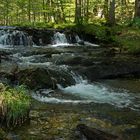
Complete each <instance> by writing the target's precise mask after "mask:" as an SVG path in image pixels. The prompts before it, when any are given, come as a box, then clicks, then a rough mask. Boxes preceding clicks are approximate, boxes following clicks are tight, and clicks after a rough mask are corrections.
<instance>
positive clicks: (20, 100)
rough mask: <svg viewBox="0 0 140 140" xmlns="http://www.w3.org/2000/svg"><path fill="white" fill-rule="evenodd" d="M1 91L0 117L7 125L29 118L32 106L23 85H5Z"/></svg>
mask: <svg viewBox="0 0 140 140" xmlns="http://www.w3.org/2000/svg"><path fill="white" fill-rule="evenodd" d="M1 87H3V89H2V90H1V91H0V116H1V117H0V119H1V121H2V122H1V123H2V124H3V125H4V126H6V127H9V126H14V125H16V124H18V123H22V122H24V120H25V119H27V117H28V114H29V108H30V97H29V95H28V94H27V93H28V92H27V90H26V89H25V88H24V87H23V86H19V87H16V88H11V87H5V86H4V85H2V84H1Z"/></svg>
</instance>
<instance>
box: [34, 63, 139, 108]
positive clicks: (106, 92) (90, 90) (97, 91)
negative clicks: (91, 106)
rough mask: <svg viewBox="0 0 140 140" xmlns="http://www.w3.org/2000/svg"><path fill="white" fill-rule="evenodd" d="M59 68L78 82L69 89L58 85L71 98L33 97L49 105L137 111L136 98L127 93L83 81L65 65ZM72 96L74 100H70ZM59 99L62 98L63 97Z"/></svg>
mask: <svg viewBox="0 0 140 140" xmlns="http://www.w3.org/2000/svg"><path fill="white" fill-rule="evenodd" d="M59 67H61V69H63V70H65V71H67V72H69V74H70V75H71V76H72V77H73V79H74V80H75V82H76V84H75V85H71V86H67V87H63V86H61V83H58V89H59V90H61V92H62V93H63V96H68V97H69V98H68V99H67V98H66V99H65V98H56V97H53V95H52V96H51V94H50V95H49V97H47V96H46V97H42V96H38V95H36V94H34V95H33V97H34V98H35V99H37V100H39V101H42V102H49V103H74V104H75V103H76V104H77V103H86V104H87V103H106V104H111V105H114V106H117V107H128V108H131V109H135V110H136V109H137V107H136V106H137V105H136V104H138V103H136V102H135V98H136V97H134V96H131V94H129V93H128V92H127V91H124V90H123V91H114V90H113V89H111V88H107V87H105V86H103V85H101V84H99V83H89V82H88V81H87V80H85V79H83V78H82V76H80V75H78V74H76V73H75V72H73V71H71V70H70V69H69V67H68V66H66V65H63V66H59ZM71 96H72V98H70V97H71ZM59 97H61V95H60V96H59ZM74 97H75V99H74ZM77 97H78V99H77ZM135 103H136V104H135Z"/></svg>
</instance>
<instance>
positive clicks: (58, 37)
mask: <svg viewBox="0 0 140 140" xmlns="http://www.w3.org/2000/svg"><path fill="white" fill-rule="evenodd" d="M74 40H75V43H76V44H75V45H78V44H79V45H85V46H94V47H97V46H99V45H97V44H93V43H90V42H88V41H84V40H81V39H80V37H79V36H78V35H77V34H75V35H74ZM52 43H53V46H54V47H57V46H71V45H72V39H71V36H70V39H69V41H68V39H67V38H66V35H65V34H64V33H60V32H56V33H55V34H54V36H53V41H52Z"/></svg>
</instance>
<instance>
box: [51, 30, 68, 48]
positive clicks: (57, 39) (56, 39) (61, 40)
mask: <svg viewBox="0 0 140 140" xmlns="http://www.w3.org/2000/svg"><path fill="white" fill-rule="evenodd" d="M66 45H69V43H68V40H67V38H66V36H65V34H64V33H60V32H56V33H55V34H54V36H53V46H66Z"/></svg>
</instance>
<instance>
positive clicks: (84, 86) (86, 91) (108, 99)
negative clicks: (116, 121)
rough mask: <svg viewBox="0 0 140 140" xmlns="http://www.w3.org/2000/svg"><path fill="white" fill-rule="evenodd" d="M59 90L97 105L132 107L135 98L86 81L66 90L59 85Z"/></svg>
mask: <svg viewBox="0 0 140 140" xmlns="http://www.w3.org/2000/svg"><path fill="white" fill-rule="evenodd" d="M59 89H61V90H62V91H63V92H64V93H65V94H73V95H75V96H78V97H80V98H81V99H83V100H90V101H92V102H95V103H108V104H111V105H115V106H117V107H128V106H131V104H133V100H134V97H132V96H130V95H129V94H128V93H126V92H115V91H112V90H109V89H108V88H107V87H105V86H103V85H98V84H89V83H87V82H86V81H83V82H82V83H79V84H76V85H72V86H68V87H66V88H63V87H62V86H60V85H59Z"/></svg>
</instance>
